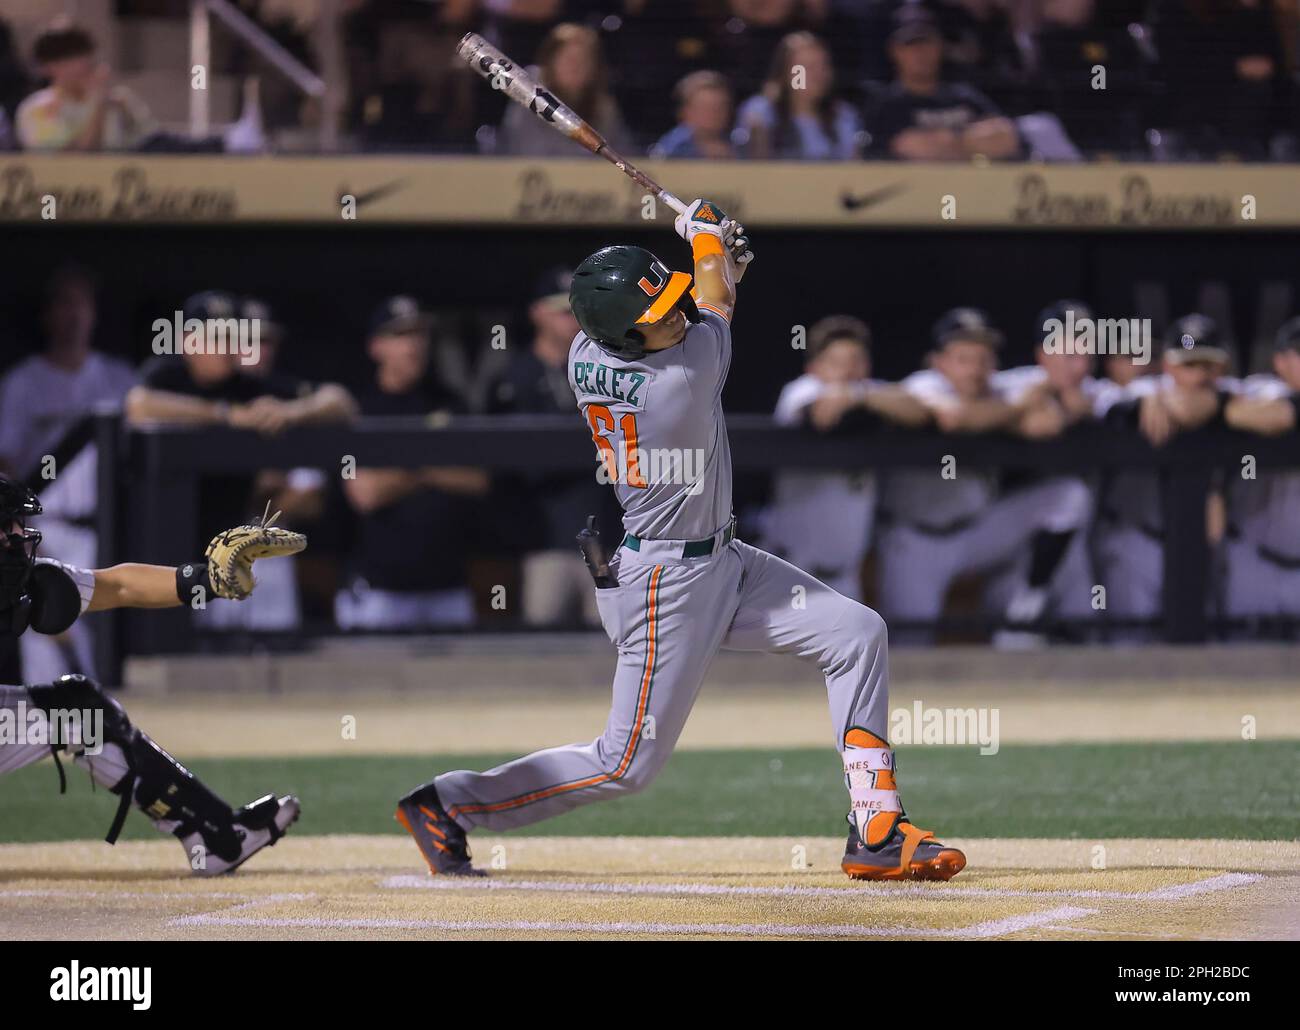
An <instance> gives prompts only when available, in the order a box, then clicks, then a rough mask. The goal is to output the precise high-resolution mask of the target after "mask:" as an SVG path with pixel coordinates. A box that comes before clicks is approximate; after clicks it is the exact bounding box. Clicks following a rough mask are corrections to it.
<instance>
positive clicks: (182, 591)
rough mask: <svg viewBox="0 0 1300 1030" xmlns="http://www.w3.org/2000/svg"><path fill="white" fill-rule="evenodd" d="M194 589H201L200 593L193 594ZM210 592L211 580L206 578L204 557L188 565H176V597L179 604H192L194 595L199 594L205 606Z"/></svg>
mask: <svg viewBox="0 0 1300 1030" xmlns="http://www.w3.org/2000/svg"><path fill="white" fill-rule="evenodd" d="M195 589H199V590H202V594H199V595H195V593H194V591H195ZM211 594H212V582H211V580H209V579H208V563H207V561H206V559H203V558H200V559H199V560H198V561H195V562H190V563H189V564H188V565H177V566H176V598H177V600H179V601H180V603H181V604H187V605H191V606H193V604H194V600H195V597H196V596H199V597H202V599H203V604H204V605H205V606H206V605H207V603H208V598H209V596H211Z"/></svg>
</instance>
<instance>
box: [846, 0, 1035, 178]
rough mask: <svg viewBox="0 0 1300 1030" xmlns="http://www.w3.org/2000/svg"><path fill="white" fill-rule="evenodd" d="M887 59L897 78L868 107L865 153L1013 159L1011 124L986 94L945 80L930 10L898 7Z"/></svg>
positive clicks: (939, 41) (946, 158) (917, 158)
mask: <svg viewBox="0 0 1300 1030" xmlns="http://www.w3.org/2000/svg"><path fill="white" fill-rule="evenodd" d="M889 55H890V58H891V60H892V61H893V63H894V68H895V70H896V77H895V79H894V81H893V82H892V83H890V85H889V86H887V87H885V88H884V89H882V90H878V91H877V92H876V95H875V96H874V97H873V98H871V99H869V100H868V103H867V116H866V119H865V122H866V128H867V132H868V134H869V137H870V139H869V146H870V154H871V156H873V157H896V158H901V159H904V160H910V161H960V160H966V159H969V158H971V157H974V156H976V155H983V156H985V157H991V158H1011V157H1016V156H1017V155H1018V154H1019V152H1020V140H1019V137H1018V136H1017V134H1016V129H1015V126H1014V125H1013V124H1012V123H1011V121H1010V120H1008V119H1007V118H1006V117H1004V116H1003V114H1002V112H1001V111H999V110H998V109H997V107H995V106H994V104H993V102H992V101H991V100H989V99H988V97H986V96H984V95H983V94H982V93H980V92H979V91H978V90H976V89H973V88H972V87H970V86H967V85H964V84H958V83H950V82H945V81H943V79H942V77H941V75H940V69H941V68H942V64H943V43H942V39H941V37H940V36H939V29H938V25H937V24H936V22H935V20H934V16H933V15H932V14H931V13H930V12H929V11H928V10H926V9H925V8H924V7H918V6H912V5H905V6H903V7H901V8H899V10H898V11H897V12H896V14H895V16H894V20H893V31H892V32H891V33H890V36H889Z"/></svg>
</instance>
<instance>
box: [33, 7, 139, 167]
mask: <svg viewBox="0 0 1300 1030" xmlns="http://www.w3.org/2000/svg"><path fill="white" fill-rule="evenodd" d="M33 57H34V59H35V62H36V65H37V67H38V68H39V69H40V71H41V74H42V75H43V76H45V77H46V78H47V79H48V80H49V82H50V84H49V85H48V86H47V87H46V88H45V89H42V90H38V91H37V92H35V93H33V94H32V95H31V96H29V97H27V99H26V100H24V101H23V102H22V103H21V104H19V105H18V113H17V116H16V118H15V122H16V124H17V127H18V139H19V141H20V142H21V143H22V145H23V146H24V147H25V148H27V149H28V150H66V151H74V150H75V151H95V150H130V149H132V148H134V147H136V146H138V145H139V144H140V143H142V142H144V140H145V139H146V137H148V136H149V135H150V133H151V132H152V131H153V129H154V125H153V120H152V118H151V117H150V115H149V111H148V108H146V107H145V105H144V104H143V102H142V101H141V100H140V99H139V98H138V97H137V96H135V94H134V93H132V92H131V91H130V90H129V89H127V88H126V87H125V86H121V85H114V84H113V82H112V71H111V69H110V68H109V67H108V65H106V64H104V63H103V62H102V61H99V60H98V59H97V58H96V55H95V41H94V40H93V39H92V38H91V37H90V34H89V33H88V32H86V31H85V29H82V28H78V27H77V26H75V25H69V24H67V23H58V24H56V25H55V26H54V27H52V28H50V29H47V30H46V31H45V32H42V33H41V34H40V35H39V36H38V37H37V38H36V44H35V47H34V49H33Z"/></svg>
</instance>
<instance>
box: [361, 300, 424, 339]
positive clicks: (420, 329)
mask: <svg viewBox="0 0 1300 1030" xmlns="http://www.w3.org/2000/svg"><path fill="white" fill-rule="evenodd" d="M431 328H433V316H432V315H430V314H429V313H428V312H427V311H425V310H424V309H423V308H421V307H420V302H419V301H418V300H416V299H415V298H414V297H408V296H406V295H405V294H400V295H398V296H396V297H389V298H388V299H387V300H386V301H384V302H383V303H382V304H380V305H379V307H377V308H375V310H374V311H373V312H371V315H370V334H369V335H371V336H381V335H393V334H398V333H427V332H428V331H429V330H430V329H431Z"/></svg>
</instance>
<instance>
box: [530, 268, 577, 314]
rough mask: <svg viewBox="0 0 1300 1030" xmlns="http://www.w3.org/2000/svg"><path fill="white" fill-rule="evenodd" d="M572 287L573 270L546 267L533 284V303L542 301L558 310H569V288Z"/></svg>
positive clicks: (570, 307) (570, 308)
mask: <svg viewBox="0 0 1300 1030" xmlns="http://www.w3.org/2000/svg"><path fill="white" fill-rule="evenodd" d="M572 287H573V271H572V269H568V268H548V269H547V270H546V271H545V272H543V273H542V274H541V275H540V276H539V277H538V279H537V282H536V283H534V284H533V297H532V301H533V303H534V304H539V303H544V304H546V305H547V307H553V308H555V309H556V310H559V311H571V310H573V308H572V306H571V305H570V303H569V290H570V289H571V288H572Z"/></svg>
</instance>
